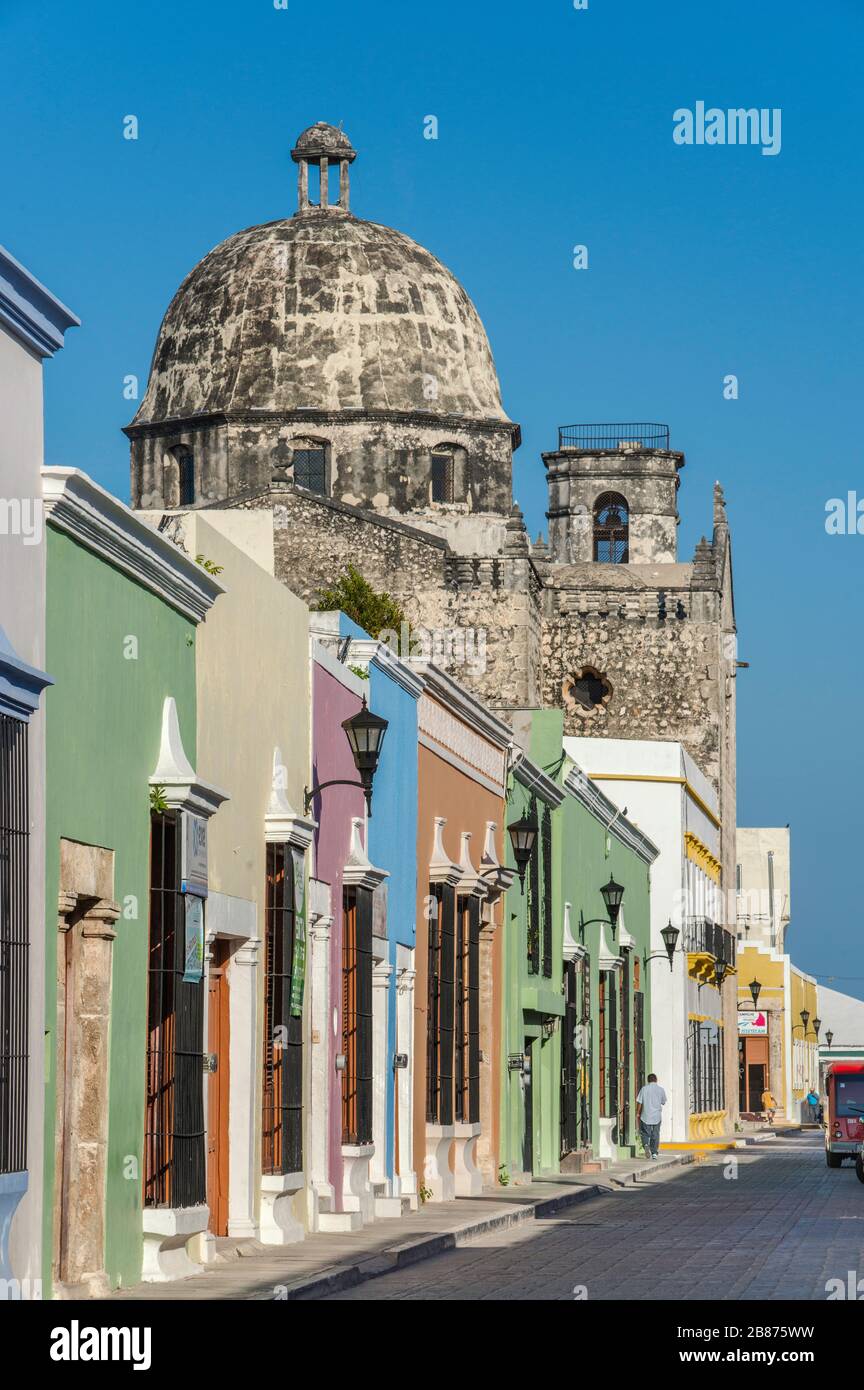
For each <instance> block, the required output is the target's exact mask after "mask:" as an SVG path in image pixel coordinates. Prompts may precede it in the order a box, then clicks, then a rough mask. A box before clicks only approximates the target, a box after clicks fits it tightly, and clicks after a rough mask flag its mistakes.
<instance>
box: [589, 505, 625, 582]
mask: <svg viewBox="0 0 864 1390" xmlns="http://www.w3.org/2000/svg"><path fill="white" fill-rule="evenodd" d="M594 559H595V560H599V561H600V563H601V564H607V565H626V564H627V563H628V561H629V559H630V509H629V507H628V505H627V501H626V499H625V498H624V497H622V496H621V493H620V492H601V494H600V496H599V497H598V498H597V501H596V502H595V503H594Z"/></svg>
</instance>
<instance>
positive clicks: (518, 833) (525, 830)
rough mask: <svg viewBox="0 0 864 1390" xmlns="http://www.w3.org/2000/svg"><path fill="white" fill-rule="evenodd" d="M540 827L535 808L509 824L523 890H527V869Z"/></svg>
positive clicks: (509, 833) (508, 828)
mask: <svg viewBox="0 0 864 1390" xmlns="http://www.w3.org/2000/svg"><path fill="white" fill-rule="evenodd" d="M539 830H540V827H539V825H538V824H537V817H536V815H535V814H534V811H533V808H532V810H531V811H529V812H527V813H526V814H525V815H524V816H522V817H521V819H520V820H514V822H513V824H512V825H508V827H507V834H508V835H509V836H510V843H511V845H512V846H513V858H514V859H515V860H516V868H517V869H518V871H519V883H520V884H521V886H522V892H523V893H524V892H525V870H526V869H527V868H528V865H529V864H530V863H531V855H532V854H533V853H534V844H535V842H536V840H537V835H538V833H539Z"/></svg>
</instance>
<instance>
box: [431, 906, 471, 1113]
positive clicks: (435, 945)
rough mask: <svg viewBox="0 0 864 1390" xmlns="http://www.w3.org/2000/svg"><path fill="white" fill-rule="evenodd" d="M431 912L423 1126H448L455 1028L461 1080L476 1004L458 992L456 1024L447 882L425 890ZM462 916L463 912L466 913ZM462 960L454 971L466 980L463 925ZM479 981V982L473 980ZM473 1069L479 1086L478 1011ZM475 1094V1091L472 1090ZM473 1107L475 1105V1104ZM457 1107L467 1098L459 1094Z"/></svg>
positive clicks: (452, 917) (466, 1071) (467, 941)
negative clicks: (461, 1039)
mask: <svg viewBox="0 0 864 1390" xmlns="http://www.w3.org/2000/svg"><path fill="white" fill-rule="evenodd" d="M430 899H431V907H432V913H431V916H430V921H429V969H428V980H427V1018H426V1029H427V1032H426V1119H427V1122H428V1123H429V1124H437V1125H452V1123H453V1117H454V1113H455V1104H454V1101H455V1095H454V1092H455V1090H456V1085H455V1077H454V1072H455V1070H456V1064H457V1057H456V1047H455V1040H456V1030H457V1026H458V1028H459V1029H460V1030H461V1033H462V1036H463V1037H464V1046H465V1051H464V1054H463V1057H462V1060H461V1062H460V1065H461V1066H462V1074H463V1076H464V1077H465V1079H466V1082H467V1081H468V1080H469V1079H470V1071H471V1068H472V1066H473V1065H474V1063H473V1061H472V1057H471V1045H469V1044H470V1033H471V1021H472V1017H473V1015H472V1010H475V1009H476V1005H475V1004H474V1003H473V1002H472V999H471V997H470V990H469V989H466V990H464V991H463V993H464V1001H463V1002H464V1007H465V1012H464V1014H463V1015H462V1018H461V1020H459V1019H457V1017H456V1014H457V1010H456V987H457V981H456V926H457V924H456V892H455V889H454V888H453V886H452V885H451V884H449V883H444V884H434V885H432V887H431V889H430ZM466 915H467V914H466ZM461 939H462V940H463V942H464V950H465V959H464V960H463V961H462V962H461V965H460V968H461V969H462V970H463V972H464V973H465V975H466V978H470V972H471V953H472V950H473V947H472V945H471V927H470V923H468V922H466V923H464V925H463V932H462V937H461ZM477 957H478V962H479V917H478V919H477ZM478 983H479V982H478ZM476 1023H477V1041H476V1042H475V1043H473V1046H474V1048H475V1049H476V1059H477V1060H476V1067H477V1073H478V1082H479V1062H480V1054H479V1013H477V1017H476ZM478 1090H479V1088H478ZM478 1103H479V1102H478ZM462 1104H463V1107H464V1106H465V1105H466V1104H469V1105H470V1098H469V1097H465V1096H463V1100H462Z"/></svg>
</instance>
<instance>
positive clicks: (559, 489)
mask: <svg viewBox="0 0 864 1390" xmlns="http://www.w3.org/2000/svg"><path fill="white" fill-rule="evenodd" d="M543 462H544V464H545V465H546V483H547V487H548V489H549V510H548V511H547V513H546V516H547V518H548V521H549V551H550V559H551V560H552V561H553V562H554V563H556V564H560V565H574V564H580V563H583V562H585V561H589V562H590V561H598V562H601V563H607V564H616V565H626V564H631V565H640V564H641V565H663V564H675V563H676V561H677V559H678V546H677V528H678V505H677V492H678V482H679V478H678V474H679V471H680V469H682V468H683V467H684V455H683V454H681V453H677V452H675V451H674V450H672V449H670V448H669V428H668V426H667V425H657V424H614V425H562V426H561V428H560V429H559V431H558V448H557V449H555V450H554V451H553V452H551V453H547V454H544V455H543Z"/></svg>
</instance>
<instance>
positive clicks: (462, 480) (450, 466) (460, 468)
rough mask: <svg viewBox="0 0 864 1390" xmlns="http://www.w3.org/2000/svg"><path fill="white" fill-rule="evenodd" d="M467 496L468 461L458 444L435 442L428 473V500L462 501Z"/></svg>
mask: <svg viewBox="0 0 864 1390" xmlns="http://www.w3.org/2000/svg"><path fill="white" fill-rule="evenodd" d="M467 496H468V463H467V457H466V454H465V450H464V449H463V448H462V446H461V445H459V444H446V443H441V444H436V445H435V448H434V449H433V450H432V455H431V466H430V473H429V500H430V502H464V501H465V499H466V497H467Z"/></svg>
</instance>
